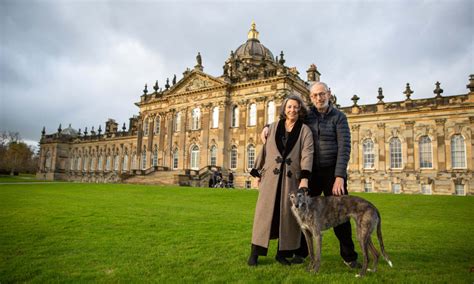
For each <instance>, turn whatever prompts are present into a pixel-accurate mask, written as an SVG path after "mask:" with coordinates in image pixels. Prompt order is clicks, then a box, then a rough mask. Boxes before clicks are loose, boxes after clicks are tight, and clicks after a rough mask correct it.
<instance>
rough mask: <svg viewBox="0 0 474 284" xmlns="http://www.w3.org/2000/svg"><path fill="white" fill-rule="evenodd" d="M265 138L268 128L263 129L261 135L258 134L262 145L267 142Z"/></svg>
mask: <svg viewBox="0 0 474 284" xmlns="http://www.w3.org/2000/svg"><path fill="white" fill-rule="evenodd" d="M267 136H268V126H266V127H264V128H263V129H262V133H260V140H262V143H263V144H265V142H267Z"/></svg>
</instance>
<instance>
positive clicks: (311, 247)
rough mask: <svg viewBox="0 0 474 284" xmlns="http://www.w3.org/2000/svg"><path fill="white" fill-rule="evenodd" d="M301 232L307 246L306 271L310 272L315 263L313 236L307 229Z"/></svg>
mask: <svg viewBox="0 0 474 284" xmlns="http://www.w3.org/2000/svg"><path fill="white" fill-rule="evenodd" d="M302 232H303V234H304V238H305V239H306V244H307V245H308V254H309V258H310V262H309V265H308V270H309V271H312V268H313V265H314V262H315V258H314V241H313V234H311V231H310V230H307V229H303V230H302Z"/></svg>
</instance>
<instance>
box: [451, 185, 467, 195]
mask: <svg viewBox="0 0 474 284" xmlns="http://www.w3.org/2000/svg"><path fill="white" fill-rule="evenodd" d="M454 194H456V195H465V193H464V184H456V185H455V186H454Z"/></svg>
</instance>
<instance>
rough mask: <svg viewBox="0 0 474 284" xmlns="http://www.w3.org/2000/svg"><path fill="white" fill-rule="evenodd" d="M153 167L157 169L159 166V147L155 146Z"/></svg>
mask: <svg viewBox="0 0 474 284" xmlns="http://www.w3.org/2000/svg"><path fill="white" fill-rule="evenodd" d="M152 163H153V166H154V167H156V166H158V146H157V145H155V148H153V160H152Z"/></svg>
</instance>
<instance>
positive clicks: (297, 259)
mask: <svg viewBox="0 0 474 284" xmlns="http://www.w3.org/2000/svg"><path fill="white" fill-rule="evenodd" d="M303 262H304V257H302V256H299V255H295V257H293V259H292V260H291V263H292V264H301V263H303Z"/></svg>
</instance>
